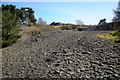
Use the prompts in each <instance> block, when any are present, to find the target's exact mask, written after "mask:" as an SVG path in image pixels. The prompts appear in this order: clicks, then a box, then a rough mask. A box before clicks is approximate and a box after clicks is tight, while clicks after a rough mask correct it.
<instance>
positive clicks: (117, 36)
mask: <svg viewBox="0 0 120 80" xmlns="http://www.w3.org/2000/svg"><path fill="white" fill-rule="evenodd" d="M96 36H98V37H100V38H104V39H108V40H111V41H113V42H117V43H120V30H118V31H113V32H110V33H103V34H98V35H96Z"/></svg>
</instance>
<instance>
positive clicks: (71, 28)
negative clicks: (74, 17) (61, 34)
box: [61, 25, 76, 30]
mask: <svg viewBox="0 0 120 80" xmlns="http://www.w3.org/2000/svg"><path fill="white" fill-rule="evenodd" d="M75 28H76V27H75V26H74V25H66V26H63V27H61V29H62V30H74V29H75Z"/></svg>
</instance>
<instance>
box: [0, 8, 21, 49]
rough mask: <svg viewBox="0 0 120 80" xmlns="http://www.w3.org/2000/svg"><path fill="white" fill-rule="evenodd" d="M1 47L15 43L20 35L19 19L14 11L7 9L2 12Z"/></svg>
mask: <svg viewBox="0 0 120 80" xmlns="http://www.w3.org/2000/svg"><path fill="white" fill-rule="evenodd" d="M2 21H3V24H2V47H7V46H9V45H11V44H13V43H15V42H16V41H17V40H18V39H19V38H20V37H21V36H20V35H19V25H18V24H19V19H18V17H17V15H16V13H14V14H12V13H11V12H10V11H9V10H7V11H5V12H4V11H3V12H2Z"/></svg>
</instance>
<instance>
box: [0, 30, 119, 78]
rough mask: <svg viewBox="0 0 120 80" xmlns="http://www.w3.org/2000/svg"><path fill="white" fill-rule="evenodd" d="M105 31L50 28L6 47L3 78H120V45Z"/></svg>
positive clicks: (3, 58) (4, 50)
mask: <svg viewBox="0 0 120 80" xmlns="http://www.w3.org/2000/svg"><path fill="white" fill-rule="evenodd" d="M99 33H105V31H81V32H80V31H66V30H65V31H53V32H46V33H42V34H40V35H37V36H35V37H32V38H29V39H28V40H26V41H24V42H21V43H19V44H17V45H14V46H11V47H8V48H5V49H3V54H2V62H3V63H2V77H3V78H38V77H40V78H77V77H79V78H82V77H86V78H90V77H93V78H94V77H96V78H103V77H109V78H118V79H119V78H120V49H119V45H117V44H114V43H112V42H109V41H107V40H104V39H101V38H98V37H95V35H96V34H99Z"/></svg>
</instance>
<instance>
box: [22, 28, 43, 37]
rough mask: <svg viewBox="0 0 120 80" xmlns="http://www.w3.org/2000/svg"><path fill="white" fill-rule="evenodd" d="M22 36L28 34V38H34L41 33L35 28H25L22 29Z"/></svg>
mask: <svg viewBox="0 0 120 80" xmlns="http://www.w3.org/2000/svg"><path fill="white" fill-rule="evenodd" d="M23 32H24V34H28V35H30V36H35V35H37V34H40V33H41V29H40V28H38V27H36V26H31V27H25V28H24V29H23Z"/></svg>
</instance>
